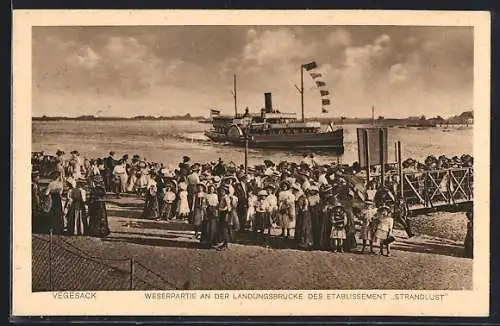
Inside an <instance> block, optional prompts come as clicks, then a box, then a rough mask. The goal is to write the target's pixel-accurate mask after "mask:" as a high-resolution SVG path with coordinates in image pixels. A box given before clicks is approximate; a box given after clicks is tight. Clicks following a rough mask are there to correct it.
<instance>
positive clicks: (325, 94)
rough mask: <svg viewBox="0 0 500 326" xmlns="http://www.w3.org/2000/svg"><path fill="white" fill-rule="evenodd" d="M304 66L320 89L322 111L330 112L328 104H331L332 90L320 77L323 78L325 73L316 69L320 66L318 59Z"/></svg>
mask: <svg viewBox="0 0 500 326" xmlns="http://www.w3.org/2000/svg"><path fill="white" fill-rule="evenodd" d="M302 67H303V68H304V69H305V70H306V71H307V72H309V75H310V76H311V78H312V79H313V80H314V83H315V85H316V87H317V88H318V89H319V93H320V95H321V113H328V106H329V105H330V98H329V96H330V91H328V90H327V89H326V83H325V82H324V81H322V80H320V79H319V78H322V77H323V75H322V74H321V73H319V72H316V71H315V69H316V68H318V65H317V64H316V61H312V62H309V63H306V64H305V65H303V66H302Z"/></svg>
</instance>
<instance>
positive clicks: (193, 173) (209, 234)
mask: <svg viewBox="0 0 500 326" xmlns="http://www.w3.org/2000/svg"><path fill="white" fill-rule="evenodd" d="M450 162H453V164H451V163H450ZM419 164H424V165H425V166H426V167H428V168H433V169H441V168H444V167H445V166H450V167H452V166H454V165H455V164H460V166H468V164H472V157H470V156H468V155H463V156H462V157H461V158H457V159H455V158H452V159H447V158H446V157H440V158H435V157H429V158H428V159H427V160H426V161H425V162H424V163H418V162H416V161H415V160H411V159H410V160H406V161H405V162H403V165H404V168H405V169H411V168H413V167H414V168H421V166H420V165H419ZM32 165H33V169H34V170H36V172H34V174H33V178H32V180H33V182H32V184H33V185H32V189H33V194H32V195H33V196H32V197H33V205H34V206H33V207H35V208H34V214H33V216H34V217H33V218H34V228H35V226H36V229H37V230H40V229H42V230H43V229H44V228H45V229H47V226H48V227H49V228H50V229H51V230H52V231H53V232H55V233H66V234H90V235H96V236H106V235H107V234H109V227H108V225H107V215H106V207H105V202H104V198H105V196H106V192H107V193H108V195H109V193H112V194H114V196H121V195H122V194H125V193H134V194H137V195H139V196H143V197H144V209H143V213H142V217H143V218H145V219H152V220H158V221H166V222H168V221H172V220H182V221H183V222H185V223H190V224H192V225H193V227H194V230H195V237H196V238H197V239H199V241H200V244H201V245H202V246H203V247H206V248H215V249H218V250H223V249H225V248H227V247H228V244H229V243H230V242H231V241H233V240H234V237H235V236H236V235H237V234H238V233H239V232H251V234H253V236H254V238H255V241H256V242H257V243H261V244H262V245H264V246H267V245H268V243H269V240H270V237H271V230H273V229H278V230H279V229H281V233H280V236H281V237H282V238H284V239H289V240H290V241H291V242H293V243H295V246H296V247H297V248H300V249H305V250H307V249H320V250H321V249H322V250H331V251H335V252H343V251H351V250H357V240H356V237H357V236H358V234H359V238H360V239H361V240H362V248H361V251H362V252H365V251H366V249H368V252H370V253H374V250H373V243H374V241H377V242H379V244H380V245H379V248H380V253H381V254H382V253H383V251H384V250H385V253H384V254H385V255H389V254H390V244H391V243H392V242H394V241H395V237H394V234H393V229H394V222H395V221H396V222H399V223H401V224H402V225H403V226H404V228H405V230H406V232H407V233H408V235H409V236H412V233H411V228H410V225H409V224H408V221H407V219H406V216H405V214H404V213H403V212H402V209H401V207H400V200H399V198H398V195H397V191H395V190H394V189H395V188H397V187H394V185H392V184H391V182H390V181H388V182H387V183H386V184H385V186H384V187H381V186H380V185H379V184H373V183H372V186H369V187H366V186H365V180H364V179H363V170H362V169H361V168H360V167H359V164H357V163H354V164H353V165H346V164H339V163H337V162H333V163H329V164H319V163H318V162H317V161H316V159H315V157H314V155H312V154H311V155H304V156H303V158H302V160H300V162H289V161H282V162H279V163H277V164H276V163H274V162H272V161H270V160H264V162H263V164H260V165H256V166H251V167H250V166H249V167H247V168H245V167H244V166H243V165H237V164H235V163H234V162H227V163H226V162H224V161H223V160H222V159H221V158H219V160H218V161H216V162H210V163H205V164H201V163H198V162H192V161H191V159H190V157H188V156H184V157H183V158H182V161H181V162H180V163H179V164H178V166H176V167H171V166H165V165H164V164H162V163H157V162H151V161H148V160H147V159H145V158H141V157H140V156H139V155H137V154H136V155H133V156H132V158H131V159H130V158H129V156H128V155H127V154H125V155H123V156H121V157H119V158H117V157H116V154H115V153H114V152H110V153H109V156H108V157H106V158H104V159H86V158H81V156H80V154H79V153H78V151H72V152H71V153H70V157H69V158H66V156H65V153H64V152H63V151H61V150H59V151H57V153H56V156H55V159H52V157H49V158H47V155H45V153H33V155H32ZM391 169H392V168H391V166H388V167H387V170H388V171H391ZM41 173H42V174H48V175H50V176H51V178H52V181H51V182H50V183H49V185H48V187H47V188H45V189H44V190H43V191H40V189H38V188H39V187H38V183H37V178H39V175H40V174H41ZM369 184H370V183H369ZM66 186H67V187H68V191H67V195H66V198H67V199H66V201H65V204H64V206H63V204H62V201H61V197H62V194H63V188H65V187H66ZM87 192H89V194H90V196H88V198H87V196H86V194H87ZM87 207H88V209H87ZM65 221H66V222H65Z"/></svg>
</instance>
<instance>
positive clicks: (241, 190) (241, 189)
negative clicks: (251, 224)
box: [233, 175, 248, 230]
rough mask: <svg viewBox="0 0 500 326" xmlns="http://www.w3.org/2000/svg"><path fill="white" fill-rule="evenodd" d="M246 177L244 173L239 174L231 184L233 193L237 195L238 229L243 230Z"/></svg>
mask: <svg viewBox="0 0 500 326" xmlns="http://www.w3.org/2000/svg"><path fill="white" fill-rule="evenodd" d="M246 178H247V176H246V175H240V176H238V181H237V182H235V183H234V184H233V188H234V194H235V196H236V197H238V219H239V222H240V230H245V229H246V224H247V221H246V217H247V209H248V191H247V184H246V181H247V180H246Z"/></svg>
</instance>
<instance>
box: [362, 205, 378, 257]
mask: <svg viewBox="0 0 500 326" xmlns="http://www.w3.org/2000/svg"><path fill="white" fill-rule="evenodd" d="M365 204H366V206H365V209H364V211H363V214H362V223H363V224H362V226H361V239H362V240H363V247H362V249H361V253H364V252H365V248H366V243H367V242H368V243H369V245H370V253H371V254H373V253H374V251H373V233H374V232H373V231H374V230H373V223H374V218H375V215H376V214H377V208H376V207H375V203H374V202H373V201H371V200H369V199H367V200H365Z"/></svg>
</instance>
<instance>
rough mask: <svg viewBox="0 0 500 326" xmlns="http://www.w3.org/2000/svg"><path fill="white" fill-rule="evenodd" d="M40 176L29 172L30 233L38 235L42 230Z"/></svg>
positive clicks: (36, 172) (35, 172)
mask: <svg viewBox="0 0 500 326" xmlns="http://www.w3.org/2000/svg"><path fill="white" fill-rule="evenodd" d="M39 182H40V174H39V173H38V171H33V172H31V228H32V229H31V231H32V232H33V233H38V232H40V231H42V230H43V229H44V225H43V224H44V223H43V222H44V221H43V217H42V209H41V202H42V201H41V198H40V185H39Z"/></svg>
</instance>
